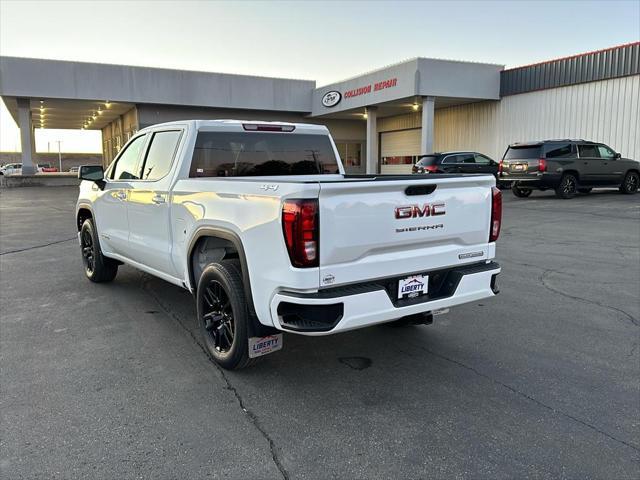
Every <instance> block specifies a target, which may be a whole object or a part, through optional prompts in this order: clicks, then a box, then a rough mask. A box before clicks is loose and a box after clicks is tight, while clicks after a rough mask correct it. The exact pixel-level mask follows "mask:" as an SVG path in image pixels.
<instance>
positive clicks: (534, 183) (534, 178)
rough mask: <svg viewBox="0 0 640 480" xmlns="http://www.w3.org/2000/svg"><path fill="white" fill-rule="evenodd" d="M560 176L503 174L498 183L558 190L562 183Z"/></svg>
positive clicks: (547, 174)
mask: <svg viewBox="0 0 640 480" xmlns="http://www.w3.org/2000/svg"><path fill="white" fill-rule="evenodd" d="M560 177H561V176H560V175H556V174H552V173H533V174H525V175H513V174H512V175H509V174H506V173H503V174H502V175H501V176H500V177H499V178H498V182H500V183H503V184H511V185H513V184H514V183H518V184H519V185H520V186H521V187H528V188H556V187H557V186H558V184H559V183H560Z"/></svg>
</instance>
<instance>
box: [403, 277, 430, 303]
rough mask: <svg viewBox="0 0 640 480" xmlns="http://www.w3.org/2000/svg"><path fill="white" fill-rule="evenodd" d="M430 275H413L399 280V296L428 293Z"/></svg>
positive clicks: (416, 295) (408, 296) (410, 296)
mask: <svg viewBox="0 0 640 480" xmlns="http://www.w3.org/2000/svg"><path fill="white" fill-rule="evenodd" d="M428 287H429V276H428V275H412V276H410V277H407V278H403V279H401V280H400V281H399V282H398V298H399V299H401V298H414V297H418V296H420V295H424V294H425V293H427V290H428Z"/></svg>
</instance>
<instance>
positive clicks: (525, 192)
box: [511, 185, 533, 198]
mask: <svg viewBox="0 0 640 480" xmlns="http://www.w3.org/2000/svg"><path fill="white" fill-rule="evenodd" d="M511 191H512V192H513V194H514V195H515V196H516V197H518V198H527V197H528V196H530V195H531V193H533V190H531V189H530V188H521V187H519V186H518V185H514V186H513V187H511Z"/></svg>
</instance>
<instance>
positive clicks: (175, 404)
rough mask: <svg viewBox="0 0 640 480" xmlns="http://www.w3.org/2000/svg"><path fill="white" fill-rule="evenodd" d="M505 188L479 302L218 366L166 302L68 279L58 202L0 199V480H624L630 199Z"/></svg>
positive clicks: (634, 294) (150, 290)
mask: <svg viewBox="0 0 640 480" xmlns="http://www.w3.org/2000/svg"><path fill="white" fill-rule="evenodd" d="M504 193H505V212H504V225H503V232H502V236H501V239H500V241H499V248H498V261H499V262H500V263H501V264H502V266H503V272H502V275H501V276H500V287H501V290H502V291H501V293H500V295H499V296H498V297H496V298H494V299H491V300H488V301H483V302H480V303H476V304H470V305H465V306H462V307H458V308H456V309H452V311H451V312H450V313H449V314H448V315H444V316H440V317H436V321H435V323H434V325H432V326H429V327H414V328H408V329H393V328H389V327H374V328H370V329H365V330H360V331H355V332H349V333H344V334H341V335H337V336H331V337H323V338H305V337H297V336H293V335H287V336H285V341H284V349H283V351H281V352H278V353H277V354H274V355H271V356H269V357H267V358H265V360H264V361H263V362H261V363H260V364H258V365H256V366H255V367H253V368H250V369H247V370H244V371H240V372H226V371H221V370H219V369H218V368H217V367H216V366H215V365H214V364H213V363H211V362H210V361H209V359H208V358H207V356H206V355H205V353H204V351H203V350H202V348H201V347H200V345H199V343H198V342H199V341H200V340H199V338H198V336H197V334H196V333H195V332H194V320H193V318H194V307H193V301H192V298H191V296H190V294H188V293H187V292H186V291H183V290H181V289H179V288H177V287H175V286H172V285H170V284H168V283H165V282H163V281H161V280H157V279H155V278H153V277H150V276H148V275H146V274H142V273H140V272H139V271H136V270H135V269H133V268H130V267H121V269H120V272H119V274H118V277H117V279H116V281H115V282H113V283H112V284H108V285H96V284H91V283H90V282H88V281H87V280H86V279H85V278H84V276H83V272H82V266H81V265H82V263H81V259H80V252H79V247H78V245H77V241H76V231H75V227H74V219H73V208H74V202H75V195H76V189H75V188H66V187H59V188H19V189H3V190H0V253H1V254H2V255H1V256H0V296H1V303H0V309H1V310H0V314H1V323H0V359H1V366H0V368H1V370H0V380H1V391H2V395H1V398H0V403H1V404H0V414H1V432H2V433H1V435H0V443H1V454H0V476H1V477H3V478H7V479H19V478H47V479H48V478H242V479H248V478H275V479H278V478H290V479H299V478H348V479H356V478H394V479H395V478H551V477H554V478H607V479H612V478H615V479H623V478H630V479H637V478H639V477H640V454H639V452H640V347H639V343H640V304H639V300H638V294H639V292H640V249H639V245H640V195H636V196H633V197H629V196H624V195H620V194H619V193H618V192H617V191H605V192H595V193H593V194H591V195H588V196H580V197H577V198H575V199H573V200H569V201H563V200H557V199H556V198H555V197H554V196H553V195H552V194H550V193H539V192H535V193H534V194H533V196H532V197H531V198H529V199H516V198H514V197H513V196H512V195H511V194H510V193H509V192H508V191H507V192H504Z"/></svg>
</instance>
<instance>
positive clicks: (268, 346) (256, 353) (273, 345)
mask: <svg viewBox="0 0 640 480" xmlns="http://www.w3.org/2000/svg"><path fill="white" fill-rule="evenodd" d="M281 348H282V334H281V333H277V334H275V335H268V336H266V337H250V338H249V358H255V357H261V356H262V355H267V354H268V353H273V352H277V351H278V350H280V349H281Z"/></svg>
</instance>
